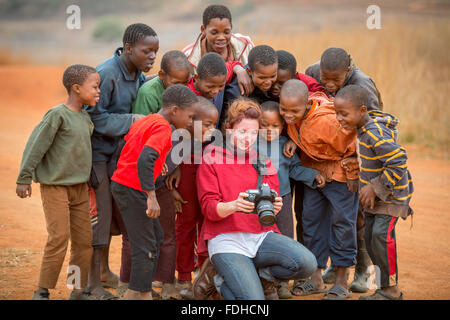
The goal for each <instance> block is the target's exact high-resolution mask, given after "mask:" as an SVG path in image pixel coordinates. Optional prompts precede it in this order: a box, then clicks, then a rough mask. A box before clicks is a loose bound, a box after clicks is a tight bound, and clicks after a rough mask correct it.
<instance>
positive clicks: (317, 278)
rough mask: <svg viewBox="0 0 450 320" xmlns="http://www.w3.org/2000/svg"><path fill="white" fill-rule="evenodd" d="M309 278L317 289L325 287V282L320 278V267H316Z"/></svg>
mask: <svg viewBox="0 0 450 320" xmlns="http://www.w3.org/2000/svg"><path fill="white" fill-rule="evenodd" d="M311 280H312V282H313V283H314V284H315V285H316V287H317V289H318V290H323V289H325V284H324V282H323V279H322V269H319V268H317V270H316V271H315V272H314V273H313V275H312V276H311Z"/></svg>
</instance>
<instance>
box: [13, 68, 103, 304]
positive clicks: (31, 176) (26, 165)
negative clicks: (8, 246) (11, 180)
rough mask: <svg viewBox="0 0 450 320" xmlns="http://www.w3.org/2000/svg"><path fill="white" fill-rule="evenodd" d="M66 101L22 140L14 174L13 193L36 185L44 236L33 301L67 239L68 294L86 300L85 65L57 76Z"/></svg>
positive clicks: (91, 101) (43, 293)
mask: <svg viewBox="0 0 450 320" xmlns="http://www.w3.org/2000/svg"><path fill="white" fill-rule="evenodd" d="M63 84H64V86H65V87H66V89H67V92H68V94H69V96H68V98H67V101H66V102H65V103H64V104H60V105H58V106H56V107H54V108H52V109H50V110H49V111H48V112H47V113H46V114H45V116H44V118H43V119H42V121H41V122H40V123H39V124H38V125H37V126H36V127H35V128H34V130H33V132H32V133H31V136H30V138H29V139H28V142H27V145H26V147H25V151H24V153H23V157H22V163H21V165H20V172H19V177H18V178H17V189H16V193H17V195H18V196H19V197H20V198H26V197H27V196H28V197H31V182H32V180H34V181H35V182H39V183H40V184H41V186H40V190H41V197H42V206H43V209H44V214H45V220H46V224H47V232H48V239H47V244H46V246H45V249H44V256H43V258H42V264H41V271H40V277H39V284H38V289H37V290H36V291H35V292H34V295H33V298H32V299H33V300H48V299H49V292H48V289H53V288H55V286H56V283H57V281H58V276H59V273H60V271H61V267H62V264H63V262H64V257H65V254H66V251H67V245H68V242H69V238H70V240H71V252H70V253H71V255H70V262H69V269H70V270H72V272H74V273H73V274H74V279H75V283H69V280H70V278H72V276H71V277H70V278H68V283H67V284H68V286H69V285H73V289H74V290H73V291H72V293H71V294H70V299H81V300H85V299H88V296H86V295H85V294H83V293H82V288H84V287H85V286H86V285H87V279H88V270H89V265H90V259H91V255H92V246H91V242H92V228H91V223H90V216H89V196H88V185H87V181H88V180H89V175H90V172H91V166H92V148H91V134H92V131H93V129H94V125H93V124H92V122H91V120H90V117H89V115H88V114H87V112H86V111H85V110H83V109H82V108H83V105H88V106H94V105H95V104H96V103H97V102H98V100H99V97H100V89H99V84H100V76H99V75H98V73H97V71H96V70H95V69H94V68H92V67H89V66H85V65H79V64H77V65H72V66H70V67H68V68H67V69H66V71H65V72H64V75H63Z"/></svg>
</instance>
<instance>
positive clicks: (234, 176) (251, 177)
mask: <svg viewBox="0 0 450 320" xmlns="http://www.w3.org/2000/svg"><path fill="white" fill-rule="evenodd" d="M255 157H256V152H253V153H252V154H251V155H250V157H249V158H248V159H247V160H245V161H242V160H243V159H239V160H238V159H237V156H236V155H233V154H232V152H231V151H229V150H228V149H224V148H221V147H217V146H213V145H209V146H208V147H206V148H205V150H204V153H203V161H202V164H200V165H199V167H198V170H197V192H198V199H199V202H200V207H201V209H202V214H203V215H204V216H205V219H204V220H203V226H202V235H203V239H204V240H209V239H212V238H214V237H215V236H217V235H219V234H223V233H230V232H250V233H262V232H266V231H271V230H272V231H275V232H279V231H278V228H277V227H276V225H275V224H274V225H272V226H270V227H263V226H262V225H261V224H260V223H259V220H258V215H256V214H246V213H243V212H234V213H232V214H231V215H229V216H227V217H225V218H222V217H221V216H219V214H218V212H217V205H218V204H219V203H220V202H230V201H234V200H236V199H237V198H238V196H239V193H241V192H245V191H246V190H248V189H255V188H256V186H257V182H258V172H257V171H256V169H255V168H254V167H253V165H252V161H253V160H254V159H255ZM266 165H267V168H268V170H267V174H266V175H264V177H263V183H267V184H269V186H270V188H271V189H274V190H275V191H277V193H278V191H279V190H278V176H277V173H276V170H275V168H274V167H273V165H272V164H271V162H270V160H268V161H267V163H266Z"/></svg>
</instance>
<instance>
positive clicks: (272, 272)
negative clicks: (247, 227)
mask: <svg viewBox="0 0 450 320" xmlns="http://www.w3.org/2000/svg"><path fill="white" fill-rule="evenodd" d="M211 261H212V263H213V265H214V267H215V269H216V271H217V274H218V277H217V276H216V278H215V279H214V281H215V283H216V286H217V287H218V289H219V291H220V294H221V295H222V296H223V297H224V298H225V299H226V300H264V299H265V297H264V291H263V288H262V285H261V281H260V279H259V278H260V277H261V278H264V279H266V280H268V281H284V280H290V279H294V280H295V279H304V278H308V277H309V276H311V275H312V274H313V272H314V271H315V270H316V268H317V262H316V258H315V257H314V255H313V254H312V253H311V252H310V251H309V250H308V249H306V248H305V247H304V246H303V245H302V244H300V243H299V242H297V241H295V240H293V239H291V238H289V237H286V236H283V235H281V234H278V233H274V232H272V233H269V234H268V235H267V236H266V238H265V239H264V241H263V242H262V244H261V246H260V247H259V249H258V252H257V253H256V256H255V257H254V258H249V257H247V256H244V255H242V254H237V253H217V254H214V255H213V256H212V257H211Z"/></svg>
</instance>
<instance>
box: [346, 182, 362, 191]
mask: <svg viewBox="0 0 450 320" xmlns="http://www.w3.org/2000/svg"><path fill="white" fill-rule="evenodd" d="M358 187H359V178H358V179H352V180H351V179H347V188H348V191H350V192H353V193H355V192H358Z"/></svg>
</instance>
